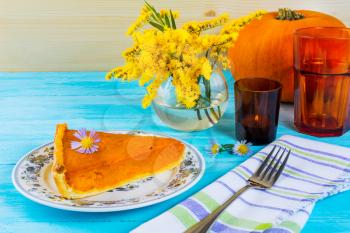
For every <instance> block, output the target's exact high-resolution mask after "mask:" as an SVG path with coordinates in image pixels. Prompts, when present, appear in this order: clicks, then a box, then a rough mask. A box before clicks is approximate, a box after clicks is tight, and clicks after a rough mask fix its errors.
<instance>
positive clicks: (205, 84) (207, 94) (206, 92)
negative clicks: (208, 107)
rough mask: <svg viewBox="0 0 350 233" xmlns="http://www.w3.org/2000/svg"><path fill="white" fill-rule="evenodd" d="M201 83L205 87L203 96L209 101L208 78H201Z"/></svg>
mask: <svg viewBox="0 0 350 233" xmlns="http://www.w3.org/2000/svg"><path fill="white" fill-rule="evenodd" d="M203 84H204V87H205V96H206V97H207V98H208V99H209V101H210V98H211V90H210V80H207V79H205V78H203Z"/></svg>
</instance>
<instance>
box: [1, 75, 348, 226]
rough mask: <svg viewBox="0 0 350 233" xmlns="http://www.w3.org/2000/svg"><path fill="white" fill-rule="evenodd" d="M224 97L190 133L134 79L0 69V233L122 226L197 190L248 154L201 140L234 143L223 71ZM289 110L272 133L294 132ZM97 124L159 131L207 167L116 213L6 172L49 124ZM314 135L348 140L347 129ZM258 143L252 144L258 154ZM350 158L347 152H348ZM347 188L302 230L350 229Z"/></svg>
mask: <svg viewBox="0 0 350 233" xmlns="http://www.w3.org/2000/svg"><path fill="white" fill-rule="evenodd" d="M225 74H226V76H227V80H228V84H229V87H230V94H231V95H230V96H231V97H230V102H229V107H228V110H227V112H226V113H225V115H224V117H223V119H222V120H221V121H220V122H219V124H218V125H216V126H215V127H213V128H211V129H209V130H205V131H201V132H193V133H184V132H179V131H175V130H172V129H169V128H168V127H166V126H164V125H163V124H162V123H161V122H160V121H159V120H158V119H157V117H156V116H155V113H154V112H153V110H152V109H151V108H149V109H146V110H145V109H142V108H141V106H140V100H141V98H142V95H143V93H144V92H143V90H141V89H140V88H138V87H137V83H121V82H107V81H105V80H104V79H103V76H104V74H103V73H99V72H86V73H84V72H79V73H78V72H77V73H0V106H1V111H0V122H1V127H0V155H1V156H0V178H1V179H0V232H1V233H2V232H6V233H7V232H25V233H32V232H33V233H34V232H38V230H40V231H42V232H56V233H61V232H73V233H75V232H101V230H103V232H127V231H129V230H131V229H132V228H134V227H136V226H138V225H139V224H141V223H143V222H144V221H146V220H148V219H151V218H153V217H155V216H157V215H158V214H160V213H162V212H163V211H165V210H167V209H168V208H170V207H172V206H173V205H175V204H176V203H178V202H180V201H181V200H183V199H185V198H186V197H188V196H190V195H191V194H193V193H195V192H196V191H198V190H199V189H201V188H202V187H204V186H206V185H207V184H209V183H211V182H212V181H213V180H215V179H216V178H218V177H220V176H221V175H223V174H225V173H226V172H227V171H229V170H230V169H232V168H233V167H235V166H237V165H238V164H239V163H241V162H242V161H244V160H245V159H246V158H242V157H237V156H232V155H230V154H222V155H220V156H219V158H216V159H215V158H212V157H210V156H209V155H208V153H207V144H208V142H209V140H210V139H212V138H215V139H217V140H218V141H219V142H221V143H232V142H234V141H235V140H234V120H233V113H234V111H233V98H232V97H233V95H232V84H233V80H232V77H231V76H230V75H229V74H228V73H227V72H226V73H225ZM292 111H293V108H292V106H291V105H283V106H282V108H281V116H280V124H279V127H278V136H281V135H284V134H291V135H297V136H302V137H306V138H313V137H310V136H307V135H302V134H299V133H297V132H296V131H294V129H293V125H292V120H293V115H292ZM58 122H67V123H68V124H69V125H70V126H71V127H72V128H79V127H88V128H95V129H96V130H113V129H128V130H130V129H140V130H145V131H157V132H158V131H160V132H163V133H167V134H169V135H172V136H175V137H178V138H181V139H183V140H185V141H187V142H189V143H191V144H193V145H195V146H196V147H197V148H198V149H199V150H200V151H201V152H202V153H203V155H204V157H205V159H206V164H207V170H206V173H205V175H204V177H203V178H202V179H201V181H200V182H199V183H198V184H197V185H196V186H195V187H193V188H192V189H190V190H189V191H187V192H185V193H184V194H182V195H180V196H178V197H175V198H173V199H171V200H168V201H165V202H164V203H161V204H157V205H154V206H150V207H145V208H141V209H138V210H131V211H123V212H117V213H75V212H69V211H62V210H56V209H53V208H49V207H45V206H41V205H39V204H36V203H34V202H32V201H30V200H27V199H26V198H24V197H23V196H21V195H20V194H19V193H18V192H16V191H15V189H14V187H13V185H12V182H11V177H10V174H11V171H12V169H13V166H14V164H15V163H16V161H17V160H18V159H19V158H20V157H21V156H22V155H23V154H25V153H26V152H28V151H30V150H32V149H33V148H35V147H37V146H40V145H42V144H44V143H46V142H48V141H52V138H53V134H54V130H55V125H56V123H58ZM319 140H320V141H325V142H329V143H334V144H338V145H343V146H349V145H350V133H347V134H345V135H343V136H341V137H336V138H321V139H319ZM260 148H261V147H253V150H254V151H255V152H256V151H258V150H259V149H260ZM349 156H350V155H349ZM349 198H350V192H346V193H342V194H339V195H336V196H334V197H331V198H327V199H326V200H323V201H320V202H319V203H318V204H317V206H316V208H315V210H314V212H313V214H312V216H311V218H310V220H309V222H308V223H307V225H306V227H305V229H304V232H350V222H349V219H350V202H349V201H348V200H349Z"/></svg>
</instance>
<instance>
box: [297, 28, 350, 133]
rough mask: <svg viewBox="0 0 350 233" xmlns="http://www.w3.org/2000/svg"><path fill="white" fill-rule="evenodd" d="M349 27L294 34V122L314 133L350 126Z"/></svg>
mask: <svg viewBox="0 0 350 233" xmlns="http://www.w3.org/2000/svg"><path fill="white" fill-rule="evenodd" d="M349 68H350V29H348V28H320V27H312V28H304V29H299V30H297V31H296V33H295V35H294V70H295V78H294V80H295V89H294V90H295V92H294V124H295V127H296V128H297V130H298V131H300V132H302V133H306V134H311V135H314V136H320V137H326V136H339V135H342V134H343V133H345V132H346V131H347V130H348V128H349V120H350V119H349V112H350V74H349V73H350V72H349Z"/></svg>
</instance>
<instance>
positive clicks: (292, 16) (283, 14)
mask: <svg viewBox="0 0 350 233" xmlns="http://www.w3.org/2000/svg"><path fill="white" fill-rule="evenodd" d="M302 18H304V15H303V14H301V13H298V12H296V11H293V10H291V9H289V8H280V9H278V14H277V16H276V19H278V20H298V19H302Z"/></svg>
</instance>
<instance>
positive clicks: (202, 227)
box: [186, 146, 291, 233]
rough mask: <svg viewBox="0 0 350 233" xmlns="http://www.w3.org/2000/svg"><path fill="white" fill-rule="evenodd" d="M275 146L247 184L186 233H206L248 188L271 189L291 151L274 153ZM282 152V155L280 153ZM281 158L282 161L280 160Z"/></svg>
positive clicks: (284, 150)
mask: <svg viewBox="0 0 350 233" xmlns="http://www.w3.org/2000/svg"><path fill="white" fill-rule="evenodd" d="M275 150H276V146H274V147H273V149H272V150H271V152H270V153H269V154H268V155H267V157H266V158H265V160H264V161H263V162H262V164H261V165H260V167H259V168H258V170H256V172H255V173H254V174H253V175H252V176H251V177H250V178H249V179H248V184H247V185H246V186H244V187H243V188H241V189H240V190H238V191H237V192H236V193H235V194H233V195H232V196H231V197H230V198H229V199H228V200H227V201H226V202H225V203H224V204H222V205H221V206H219V207H218V208H217V209H215V210H214V211H213V212H212V213H211V214H209V215H208V216H207V217H205V218H204V219H202V220H201V221H200V222H198V223H196V224H195V225H193V226H192V227H190V228H189V229H188V230H187V231H186V233H199V232H206V231H207V230H208V229H209V228H210V226H211V225H212V223H213V222H214V221H215V219H217V217H218V216H219V215H220V214H221V213H222V212H223V211H224V210H225V209H226V208H227V207H228V206H229V205H230V204H231V203H232V202H233V201H234V200H235V199H236V198H237V197H238V196H239V195H241V194H242V193H243V192H244V191H246V190H247V189H249V188H252V187H257V188H262V189H268V188H271V187H272V186H273V185H274V183H275V182H276V181H277V179H278V177H279V176H280V175H281V173H282V171H283V169H284V167H285V166H286V163H287V160H288V158H289V155H290V152H291V150H289V151H288V152H287V153H285V152H286V148H284V149H283V150H282V148H281V147H279V148H278V150H277V152H275ZM281 150H282V153H280V152H281ZM282 158H283V160H282Z"/></svg>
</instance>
